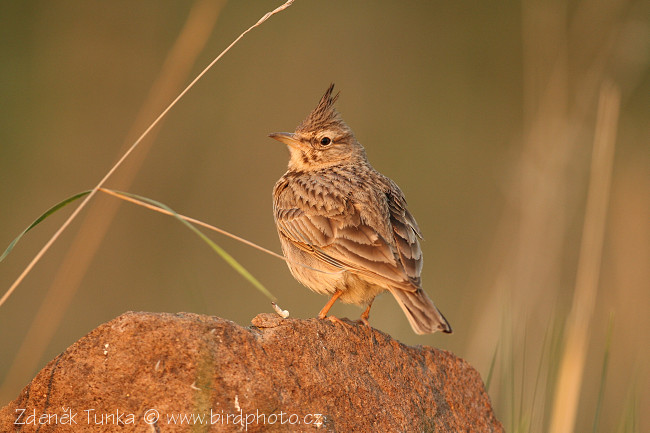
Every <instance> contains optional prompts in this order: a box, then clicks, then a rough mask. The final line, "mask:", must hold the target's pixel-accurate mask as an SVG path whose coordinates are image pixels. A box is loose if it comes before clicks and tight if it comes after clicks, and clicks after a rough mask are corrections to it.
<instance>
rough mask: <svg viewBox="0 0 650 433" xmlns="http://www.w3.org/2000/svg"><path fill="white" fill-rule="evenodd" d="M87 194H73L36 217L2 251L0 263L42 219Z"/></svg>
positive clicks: (86, 192)
mask: <svg viewBox="0 0 650 433" xmlns="http://www.w3.org/2000/svg"><path fill="white" fill-rule="evenodd" d="M88 194H90V190H89V191H84V192H80V193H79V194H75V195H73V196H72V197H68V198H67V199H65V200H63V201H62V202H60V203H57V204H55V205H54V206H52V207H51V208H50V209H48V210H47V211H46V212H45V213H44V214H43V215H41V216H40V217H38V218H37V219H36V220H35V221H34V222H33V223H31V224H30V225H29V227H27V228H26V229H25V230H23V232H22V233H21V234H19V235H18V236H16V239H14V240H13V241H12V242H11V243H10V244H9V246H8V247H7V249H6V250H5V251H4V253H2V255H1V256H0V262H2V261H3V260H4V259H5V257H7V256H8V255H9V253H10V252H11V250H13V248H14V246H16V244H17V243H18V241H19V240H20V238H22V237H23V236H24V235H25V233H27V232H28V231H30V230H31V229H33V228H34V227H36V226H37V225H38V224H40V223H41V222H42V221H43V220H44V219H46V218H47V217H49V216H50V215H52V214H53V213H55V212H56V211H58V210H59V209H61V208H63V207H65V206H67V205H69V204H70V203H72V202H73V201H75V200H78V199H80V198H81V197H83V196H85V195H88Z"/></svg>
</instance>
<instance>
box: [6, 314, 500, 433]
mask: <svg viewBox="0 0 650 433" xmlns="http://www.w3.org/2000/svg"><path fill="white" fill-rule="evenodd" d="M253 323H254V324H256V326H254V327H251V328H243V327H241V326H239V325H237V324H235V323H233V322H230V321H228V320H224V319H220V318H217V317H208V316H201V315H197V314H189V313H179V314H154V313H131V312H130V313H126V314H123V315H122V316H120V317H118V318H117V319H115V320H112V321H110V322H108V323H106V324H104V325H101V326H100V327H98V328H97V329H95V330H94V331H92V332H91V333H90V334H88V335H87V336H85V337H84V338H82V339H81V340H79V341H77V342H76V343H75V344H73V345H72V346H70V347H69V348H68V349H67V350H66V351H65V352H64V353H62V354H61V355H59V356H58V357H56V358H55V359H54V360H52V361H51V362H50V363H49V364H48V365H47V366H46V367H45V368H43V370H41V372H40V373H39V374H38V375H37V376H36V378H35V379H34V380H33V381H32V382H31V383H30V384H29V385H28V386H27V387H25V389H24V390H23V391H22V392H21V393H20V395H19V396H18V398H16V400H14V401H13V402H11V403H9V404H8V405H7V406H5V407H4V408H3V409H2V410H0V431H1V432H13V431H21V432H35V431H39V432H42V433H45V432H52V431H57V432H63V431H74V432H85V431H92V432H114V431H118V432H181V431H182V432H188V431H202V432H207V431H210V432H220V431H250V432H260V431H272V432H273V431H278V432H280V431H281V432H285V431H288V432H312V431H313V432H316V431H327V432H346V433H347V432H373V431H381V432H502V431H503V428H502V427H501V424H500V423H499V422H498V421H497V420H496V418H495V416H494V414H493V412H492V409H491V407H490V402H489V399H488V396H487V394H486V393H485V390H484V388H483V383H482V381H481V378H480V376H479V374H478V373H477V372H476V371H475V370H474V369H473V368H472V367H471V366H470V365H469V364H467V363H466V362H465V361H463V360H462V359H460V358H457V357H456V356H454V355H452V354H451V353H448V352H445V351H442V350H438V349H433V348H430V347H409V346H405V345H403V344H401V343H399V342H397V341H395V340H393V339H392V338H391V337H389V336H388V335H386V334H384V333H382V332H379V331H377V330H374V329H373V330H371V329H368V328H366V327H363V326H352V327H347V326H344V325H342V324H335V323H331V322H329V321H321V320H318V319H309V320H300V319H282V318H280V317H278V316H273V315H259V316H257V317H256V318H255V319H253ZM156 414H158V415H159V416H158V418H157V421H156V422H155V423H153V424H147V423H146V421H147V420H148V421H150V422H151V421H152V420H153V419H154V417H155V415H156ZM16 420H18V422H22V423H24V424H14V423H15V421H16ZM181 422H182V423H183V424H181Z"/></svg>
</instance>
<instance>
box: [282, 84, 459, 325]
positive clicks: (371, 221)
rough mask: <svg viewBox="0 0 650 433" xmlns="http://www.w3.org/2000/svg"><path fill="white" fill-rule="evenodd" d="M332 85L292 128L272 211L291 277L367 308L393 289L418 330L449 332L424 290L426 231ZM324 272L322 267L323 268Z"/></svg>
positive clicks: (285, 137)
mask: <svg viewBox="0 0 650 433" xmlns="http://www.w3.org/2000/svg"><path fill="white" fill-rule="evenodd" d="M333 88H334V85H331V86H330V87H329V89H327V92H325V95H323V97H322V98H321V100H320V102H319V104H318V106H317V107H316V108H315V109H314V110H313V111H312V112H311V113H310V114H309V116H308V117H307V118H306V119H305V120H304V121H303V122H302V123H301V124H300V126H298V128H297V129H296V131H295V132H294V133H275V134H271V135H270V136H271V137H272V138H275V139H277V140H279V141H281V142H283V143H285V144H287V146H288V147H289V151H290V154H291V157H290V160H289V168H288V171H287V172H286V173H285V174H284V176H282V177H281V178H280V180H279V181H278V182H277V183H276V185H275V188H274V189H273V212H274V216H275V222H276V225H277V229H278V234H279V237H280V243H281V244H282V251H283V252H284V255H285V257H287V259H288V265H289V269H290V270H291V273H292V274H293V276H294V277H295V278H296V279H297V280H298V281H299V282H300V283H302V284H303V285H305V286H307V287H308V288H309V289H311V290H313V291H315V292H317V293H321V294H327V295H331V296H333V298H332V299H331V300H330V302H329V303H328V304H327V305H326V306H325V308H323V310H322V311H321V314H320V315H319V317H321V318H324V317H325V315H326V314H327V311H328V310H329V307H331V305H332V304H333V302H334V301H335V300H336V299H337V298H338V299H340V300H341V301H343V302H347V303H352V304H357V305H361V306H367V309H366V311H365V312H364V314H363V315H362V321H364V322H365V323H367V318H368V313H369V309H370V305H371V304H372V301H373V299H374V298H375V296H377V295H378V294H379V293H381V292H383V291H385V290H388V291H390V292H391V293H392V294H393V296H394V297H395V299H396V300H397V302H398V303H399V305H400V306H401V307H402V310H403V311H404V313H405V314H406V316H407V317H408V319H409V322H410V324H411V326H412V327H413V330H414V331H415V332H417V333H418V334H426V333H432V332H435V331H443V332H451V327H450V326H449V323H448V322H447V320H446V319H445V318H444V317H443V315H442V314H441V313H440V312H439V311H438V309H437V308H436V307H435V305H434V304H433V302H432V301H431V300H430V299H429V297H428V296H427V295H426V293H425V292H424V291H423V290H422V282H421V279H420V273H421V271H422V250H421V249H420V242H419V240H420V239H421V237H422V235H421V233H420V229H419V228H418V225H417V223H416V222H415V219H414V218H413V216H412V215H411V213H410V212H409V211H408V209H407V206H406V200H405V199H404V195H403V194H402V191H401V190H400V189H399V187H398V186H397V185H396V184H395V182H393V181H392V180H390V179H389V178H387V177H386V176H384V175H382V174H381V173H379V172H377V171H376V170H375V169H374V168H373V167H372V166H371V165H370V163H369V162H368V159H367V158H366V153H365V151H364V149H363V146H361V144H360V143H359V142H358V141H357V140H356V138H355V137H354V134H353V132H352V130H351V129H350V128H349V127H348V126H347V125H346V124H345V122H343V120H342V119H341V117H340V115H339V114H338V113H337V111H336V110H335V109H334V103H335V102H336V99H337V98H338V94H337V95H334V96H333V95H332V91H333ZM319 271H320V272H319Z"/></svg>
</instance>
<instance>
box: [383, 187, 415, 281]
mask: <svg viewBox="0 0 650 433" xmlns="http://www.w3.org/2000/svg"><path fill="white" fill-rule="evenodd" d="M393 185H394V184H393ZM394 186H395V188H391V189H390V190H389V191H388V192H387V193H386V198H387V199H388V208H389V210H390V225H391V227H392V229H393V235H394V236H393V239H394V241H395V248H396V250H397V253H398V255H399V258H400V262H401V264H402V267H403V269H404V272H405V273H406V275H407V276H408V279H409V281H410V282H411V283H412V285H413V286H415V287H416V288H418V287H421V285H422V280H421V278H420V274H421V272H422V249H421V248H420V239H422V233H421V232H420V228H419V227H418V224H417V222H415V218H413V215H411V213H410V212H409V210H408V208H407V207H406V199H405V198H404V195H403V194H402V192H401V191H400V190H399V188H397V186H396V185H394Z"/></svg>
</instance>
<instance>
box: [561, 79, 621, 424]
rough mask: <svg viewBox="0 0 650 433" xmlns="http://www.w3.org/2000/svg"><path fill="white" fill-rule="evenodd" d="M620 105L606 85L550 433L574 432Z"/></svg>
mask: <svg viewBox="0 0 650 433" xmlns="http://www.w3.org/2000/svg"><path fill="white" fill-rule="evenodd" d="M619 105H620V92H619V90H618V88H617V87H615V86H614V85H613V84H610V83H605V84H603V86H602V88H601V92H600V100H599V106H598V118H597V124H596V133H595V139H594V147H593V154H592V161H591V172H590V179H589V190H588V193H587V207H586V212H585V220H584V226H583V232H582V242H581V247H580V258H579V262H578V270H577V276H576V284H575V292H574V296H573V304H572V307H571V310H570V312H569V316H568V321H567V328H566V337H565V340H564V351H563V353H562V359H561V361H560V370H559V375H558V382H557V387H556V390H555V396H554V398H553V408H552V416H551V425H550V430H549V431H550V432H551V433H571V432H573V430H574V427H575V421H576V416H577V412H578V402H579V397H580V388H581V385H582V377H583V374H584V369H585V361H586V359H587V349H588V345H589V344H588V343H589V337H590V326H591V318H592V315H593V312H594V308H595V304H596V295H597V290H598V281H599V277H600V264H601V255H602V249H603V239H604V236H605V221H606V215H607V205H608V201H609V189H610V185H611V175H612V166H613V162H614V143H615V140H616V130H617V123H618V113H619Z"/></svg>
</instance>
